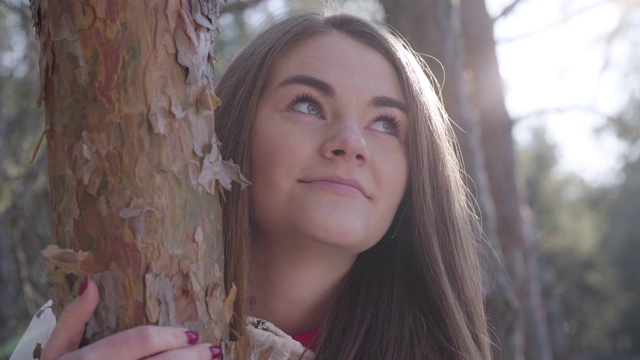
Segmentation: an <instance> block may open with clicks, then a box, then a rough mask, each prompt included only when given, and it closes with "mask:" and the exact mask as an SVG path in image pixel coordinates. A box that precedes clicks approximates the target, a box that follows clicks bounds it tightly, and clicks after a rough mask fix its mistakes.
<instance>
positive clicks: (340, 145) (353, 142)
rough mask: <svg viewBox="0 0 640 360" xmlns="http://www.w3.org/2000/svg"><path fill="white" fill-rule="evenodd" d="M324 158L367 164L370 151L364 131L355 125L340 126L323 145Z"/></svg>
mask: <svg viewBox="0 0 640 360" xmlns="http://www.w3.org/2000/svg"><path fill="white" fill-rule="evenodd" d="M322 156H323V157H325V158H326V159H336V158H342V159H344V160H346V161H350V160H355V161H357V162H358V163H365V162H366V161H368V160H369V151H368V149H367V142H366V140H365V138H364V136H363V133H362V130H361V129H360V128H359V127H358V125H357V124H355V123H343V124H340V125H338V126H337V128H336V129H335V130H334V131H333V133H332V134H331V135H330V137H329V138H328V139H327V141H325V143H324V144H323V146H322Z"/></svg>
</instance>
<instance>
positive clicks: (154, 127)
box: [31, 0, 237, 343]
mask: <svg viewBox="0 0 640 360" xmlns="http://www.w3.org/2000/svg"><path fill="white" fill-rule="evenodd" d="M31 9H32V12H33V16H34V27H35V28H36V32H37V34H38V37H39V40H40V45H41V55H40V71H41V87H42V89H41V96H40V100H39V102H42V101H44V103H45V109H46V119H47V130H46V136H47V153H48V162H49V172H50V186H51V205H52V208H53V242H54V244H55V246H54V245H52V246H49V247H48V248H47V249H45V250H44V251H43V253H44V255H45V256H46V257H47V258H48V259H49V266H50V274H49V277H50V282H51V283H52V287H51V289H50V291H49V296H50V297H51V298H52V299H53V300H54V302H55V309H56V310H57V311H58V312H59V311H60V310H61V309H62V308H63V306H65V305H66V304H67V303H68V302H69V301H70V300H71V298H72V297H73V295H74V294H75V291H77V287H78V283H79V280H80V279H81V277H83V276H91V277H92V279H94V280H95V281H96V282H97V283H98V286H99V289H100V295H101V301H100V304H99V306H98V309H97V311H96V313H95V316H94V318H93V319H92V320H91V322H90V323H89V325H88V326H87V329H86V333H85V337H86V338H87V339H88V340H90V341H94V340H96V339H99V338H101V337H104V336H106V335H109V334H111V333H113V332H116V331H120V330H122V329H126V328H129V327H133V326H136V325H140V324H160V325H184V326H187V327H189V328H192V329H194V330H197V331H199V332H200V335H201V337H202V338H203V339H204V340H205V341H211V342H214V343H218V342H220V341H221V340H224V339H226V338H227V322H228V317H229V316H230V313H229V312H228V311H227V313H226V314H225V310H224V309H225V307H224V301H225V298H227V296H226V294H225V290H224V283H223V277H222V269H223V259H222V255H223V251H222V238H221V233H220V226H221V224H220V221H219V219H220V209H219V202H218V196H217V189H218V187H219V186H218V185H219V184H224V185H226V186H228V185H229V182H230V181H231V180H230V176H232V175H233V174H232V173H233V172H234V171H236V174H235V175H236V176H237V169H236V168H234V167H233V166H231V165H230V164H227V163H224V162H223V161H222V160H221V159H220V156H219V153H218V147H217V141H216V138H215V134H214V124H213V120H214V119H213V110H214V108H215V106H216V105H217V103H218V102H219V100H218V99H217V98H216V96H215V95H214V93H213V87H212V84H211V74H212V70H213V68H212V66H213V55H212V49H213V42H214V38H215V36H216V34H217V18H218V4H217V2H216V0H151V1H129V0H113V1H112V0H109V1H98V0H73V1H71V0H70V1H49V0H32V3H31ZM228 301H229V302H232V301H233V299H232V296H229V299H228Z"/></svg>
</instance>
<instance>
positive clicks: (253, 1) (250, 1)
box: [220, 0, 262, 15]
mask: <svg viewBox="0 0 640 360" xmlns="http://www.w3.org/2000/svg"><path fill="white" fill-rule="evenodd" d="M260 1H262V0H247V1H236V2H232V3H230V4H226V5H224V6H221V7H220V14H221V15H222V14H225V13H234V12H238V11H244V10H246V9H248V8H250V7H253V6H256V5H258V4H259V3H260Z"/></svg>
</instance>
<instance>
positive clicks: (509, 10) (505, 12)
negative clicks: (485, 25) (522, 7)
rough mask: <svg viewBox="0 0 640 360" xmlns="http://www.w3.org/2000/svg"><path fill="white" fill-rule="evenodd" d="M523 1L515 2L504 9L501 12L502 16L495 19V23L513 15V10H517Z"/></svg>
mask: <svg viewBox="0 0 640 360" xmlns="http://www.w3.org/2000/svg"><path fill="white" fill-rule="evenodd" d="M523 1H524V0H513V2H512V3H511V4H509V5H507V6H506V7H505V8H504V9H502V11H501V12H500V14H498V16H496V17H494V18H493V22H494V23H495V22H496V21H498V20H499V19H501V18H503V17H505V16H507V15H509V14H511V13H512V12H513V10H514V9H515V8H516V6H518V4H520V3H521V2H523Z"/></svg>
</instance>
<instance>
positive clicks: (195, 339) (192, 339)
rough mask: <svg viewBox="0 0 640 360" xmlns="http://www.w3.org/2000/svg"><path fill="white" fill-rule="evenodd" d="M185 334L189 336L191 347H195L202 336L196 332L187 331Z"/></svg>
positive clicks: (188, 340)
mask: <svg viewBox="0 0 640 360" xmlns="http://www.w3.org/2000/svg"><path fill="white" fill-rule="evenodd" d="M185 334H187V342H188V343H189V345H193V344H195V343H197V342H198V340H200V335H198V333H197V332H195V331H191V330H189V331H185Z"/></svg>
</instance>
